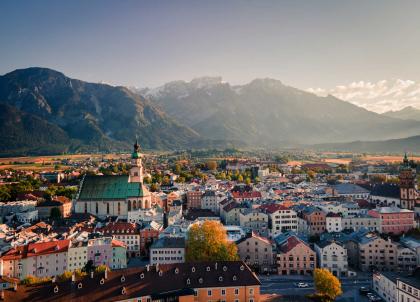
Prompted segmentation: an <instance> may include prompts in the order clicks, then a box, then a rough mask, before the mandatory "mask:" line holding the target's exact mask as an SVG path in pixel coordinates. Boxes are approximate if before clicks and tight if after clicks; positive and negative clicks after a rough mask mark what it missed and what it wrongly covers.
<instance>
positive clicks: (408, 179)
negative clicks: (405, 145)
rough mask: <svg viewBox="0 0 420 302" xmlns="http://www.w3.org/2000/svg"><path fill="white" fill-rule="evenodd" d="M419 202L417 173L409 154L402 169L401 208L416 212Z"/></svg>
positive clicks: (405, 157) (405, 156)
mask: <svg viewBox="0 0 420 302" xmlns="http://www.w3.org/2000/svg"><path fill="white" fill-rule="evenodd" d="M416 200H417V186H416V173H415V171H414V169H413V168H412V166H411V164H410V162H409V160H408V157H407V153H406V154H405V155H404V160H403V163H402V166H401V169H400V201H401V208H403V209H408V210H414V207H415V205H416Z"/></svg>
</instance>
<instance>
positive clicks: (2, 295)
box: [0, 289, 4, 300]
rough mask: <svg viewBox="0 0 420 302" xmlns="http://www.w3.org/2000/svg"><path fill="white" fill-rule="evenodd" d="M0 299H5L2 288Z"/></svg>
mask: <svg viewBox="0 0 420 302" xmlns="http://www.w3.org/2000/svg"><path fill="white" fill-rule="evenodd" d="M0 300H4V289H2V290H1V293H0Z"/></svg>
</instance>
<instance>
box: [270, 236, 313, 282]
mask: <svg viewBox="0 0 420 302" xmlns="http://www.w3.org/2000/svg"><path fill="white" fill-rule="evenodd" d="M275 241H276V244H277V272H278V274H279V275H294V274H296V275H311V274H312V273H313V270H314V269H315V267H316V254H315V252H314V251H313V250H312V249H311V248H310V246H309V245H308V244H307V243H306V242H304V241H303V240H302V239H300V238H298V237H297V236H296V235H294V234H291V233H288V234H285V235H279V236H277V237H276V238H275Z"/></svg>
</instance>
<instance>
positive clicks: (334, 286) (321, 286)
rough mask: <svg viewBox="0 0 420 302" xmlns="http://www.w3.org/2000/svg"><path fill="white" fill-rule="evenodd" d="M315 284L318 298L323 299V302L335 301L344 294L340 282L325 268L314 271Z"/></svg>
mask: <svg viewBox="0 0 420 302" xmlns="http://www.w3.org/2000/svg"><path fill="white" fill-rule="evenodd" d="M314 284H315V289H316V292H317V294H318V296H319V297H322V301H334V300H335V299H336V298H337V297H338V296H340V295H341V294H342V293H343V292H342V290H341V283H340V280H338V278H337V277H336V276H334V275H333V274H332V273H331V272H330V271H329V270H327V269H324V268H316V269H315V270H314Z"/></svg>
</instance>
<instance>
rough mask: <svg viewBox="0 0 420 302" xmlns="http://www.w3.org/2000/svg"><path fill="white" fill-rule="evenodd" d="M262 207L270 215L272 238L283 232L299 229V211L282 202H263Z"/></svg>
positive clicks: (270, 233)
mask: <svg viewBox="0 0 420 302" xmlns="http://www.w3.org/2000/svg"><path fill="white" fill-rule="evenodd" d="M260 209H261V210H262V211H263V212H264V213H266V214H267V215H268V218H269V221H270V223H271V229H270V231H269V235H270V237H271V238H274V237H276V236H277V235H279V234H281V233H282V232H287V231H294V232H297V231H298V217H297V213H296V212H295V211H294V210H292V209H289V208H286V207H285V206H282V205H280V204H263V205H261V206H260Z"/></svg>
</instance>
